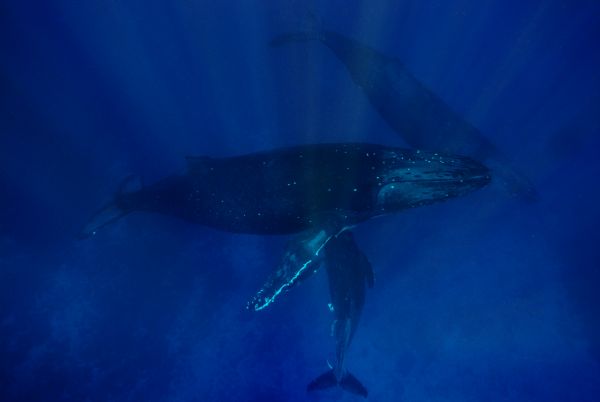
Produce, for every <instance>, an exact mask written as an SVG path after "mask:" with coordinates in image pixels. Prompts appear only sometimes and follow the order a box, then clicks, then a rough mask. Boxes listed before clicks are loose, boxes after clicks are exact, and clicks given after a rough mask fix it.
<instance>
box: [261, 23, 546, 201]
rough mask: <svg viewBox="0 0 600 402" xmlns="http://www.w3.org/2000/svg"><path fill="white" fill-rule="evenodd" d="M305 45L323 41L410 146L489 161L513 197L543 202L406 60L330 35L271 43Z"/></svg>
mask: <svg viewBox="0 0 600 402" xmlns="http://www.w3.org/2000/svg"><path fill="white" fill-rule="evenodd" d="M313 18H314V17H313ZM313 25H318V24H316V23H314V24H313ZM304 41H318V42H321V43H322V44H324V45H325V46H326V47H327V48H329V49H330V50H331V51H332V52H333V53H334V54H335V56H336V57H337V58H338V59H339V60H340V61H341V62H342V63H343V64H344V65H345V66H346V69H347V70H348V72H349V73H350V75H351V77H352V80H353V81H354V83H355V84H356V85H358V86H359V87H360V88H361V89H362V91H363V93H364V94H365V95H366V96H367V98H368V99H369V101H370V103H371V105H373V107H374V108H375V109H376V110H377V111H378V113H379V115H380V116H381V117H382V118H383V119H384V120H385V121H386V122H387V123H388V125H389V126H390V127H391V128H392V129H393V130H394V131H396V132H397V133H398V134H399V135H400V136H401V137H402V139H403V140H404V141H405V142H406V143H407V144H408V145H410V146H411V147H414V148H417V149H423V150H428V151H440V152H447V153H451V154H458V155H467V156H470V157H472V158H475V159H477V160H480V161H483V162H485V163H487V164H488V165H489V166H490V168H492V170H494V171H495V173H497V176H498V178H499V179H500V181H501V182H502V184H503V186H504V187H505V188H506V190H507V191H508V192H509V193H510V194H512V195H518V196H520V197H521V198H523V199H525V200H528V201H534V200H535V199H536V198H537V193H536V190H535V188H534V187H533V184H532V183H531V182H530V181H529V180H528V179H527V178H526V177H524V176H523V175H522V174H521V173H518V172H517V171H515V170H514V168H513V167H512V166H510V163H509V162H508V161H507V159H506V157H505V156H504V155H503V154H502V153H501V152H500V151H499V150H498V149H497V148H496V146H495V145H494V144H492V142H490V141H489V140H488V139H487V138H486V137H485V136H484V135H483V134H482V133H481V132H480V131H479V130H478V129H477V128H476V127H474V126H473V125H472V124H470V123H469V122H468V121H466V120H465V119H464V118H462V117H461V116H460V115H459V114H458V113H456V112H455V111H454V110H453V109H452V108H451V107H450V106H448V104H447V103H446V102H444V101H443V100H442V99H441V98H440V97H439V96H437V95H436V94H435V93H433V92H432V91H431V90H429V89H428V88H427V87H426V86H425V85H423V84H422V83H421V82H420V81H419V80H418V79H417V78H415V77H414V76H413V75H412V74H411V73H410V72H409V71H408V70H407V69H406V67H405V66H404V65H403V64H402V62H401V61H400V60H398V59H396V58H393V57H389V56H387V55H385V54H383V53H381V52H379V51H377V50H375V49H373V48H371V47H369V46H367V45H365V44H362V43H360V42H358V41H356V40H354V39H352V38H349V37H347V36H344V35H341V34H339V33H337V32H333V31H328V30H319V29H315V30H311V31H309V32H294V33H287V34H283V35H279V36H277V37H275V38H274V39H272V40H271V42H270V44H271V46H274V47H278V46H283V45H285V44H288V43H291V42H304Z"/></svg>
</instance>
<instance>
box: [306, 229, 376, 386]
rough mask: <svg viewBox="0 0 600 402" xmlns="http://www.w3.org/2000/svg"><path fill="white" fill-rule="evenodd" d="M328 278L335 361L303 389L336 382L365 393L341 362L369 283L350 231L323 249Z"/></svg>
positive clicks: (369, 272)
mask: <svg viewBox="0 0 600 402" xmlns="http://www.w3.org/2000/svg"><path fill="white" fill-rule="evenodd" d="M324 252H325V261H324V263H325V267H326V269H327V279H328V280H329V295H330V297H331V304H330V306H331V310H332V312H333V315H334V320H333V324H332V326H331V335H332V336H333V337H334V338H335V344H336V346H335V362H334V365H333V366H332V367H331V369H330V370H328V371H326V372H325V373H323V374H321V375H320V376H319V377H317V378H315V379H314V380H313V381H311V382H310V383H309V384H308V386H307V390H308V391H309V392H310V391H316V390H321V389H327V388H330V387H334V386H336V385H337V386H340V387H342V389H344V390H346V391H349V392H351V393H353V394H357V395H361V396H364V397H367V394H368V392H367V389H366V388H365V386H364V385H362V384H361V383H360V381H358V379H357V378H356V377H354V375H352V374H351V373H350V372H349V371H348V370H347V369H346V366H345V361H346V351H347V350H348V347H349V346H350V342H352V338H353V337H354V333H355V332H356V327H357V326H358V322H359V320H360V316H361V313H362V309H363V305H364V304H365V293H366V289H367V286H368V287H369V288H372V287H373V283H374V275H373V268H372V267H371V264H370V263H369V260H367V257H366V256H365V255H364V254H363V253H362V252H361V251H360V250H359V248H358V246H357V245H356V243H355V242H354V238H353V236H352V234H351V233H350V231H345V232H343V233H341V234H339V235H338V236H334V237H332V238H331V240H330V241H329V243H327V246H326V247H325V249H324Z"/></svg>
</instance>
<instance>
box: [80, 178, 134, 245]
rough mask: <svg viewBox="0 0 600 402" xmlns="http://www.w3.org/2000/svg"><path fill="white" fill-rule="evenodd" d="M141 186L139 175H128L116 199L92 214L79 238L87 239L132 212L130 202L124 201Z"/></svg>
mask: <svg viewBox="0 0 600 402" xmlns="http://www.w3.org/2000/svg"><path fill="white" fill-rule="evenodd" d="M140 188H141V184H140V180H139V177H138V176H135V175H132V176H128V177H126V178H125V179H124V180H123V181H122V182H121V184H120V185H119V187H118V189H117V191H116V193H115V197H114V199H113V200H112V201H111V202H109V203H108V204H106V205H104V206H103V207H102V208H100V209H99V210H98V211H96V213H95V214H94V215H92V217H91V218H90V220H89V221H88V222H87V223H86V224H85V226H84V227H83V229H82V230H81V231H80V232H79V234H78V238H79V239H86V238H88V237H90V236H93V235H95V234H96V232H97V231H98V230H99V229H100V228H102V227H104V226H106V225H108V224H111V223H113V222H114V221H116V220H118V219H120V218H122V217H124V216H125V215H127V214H129V213H130V212H132V208H131V207H130V205H129V204H130V203H128V202H124V201H125V199H127V198H129V197H127V196H128V195H130V194H132V193H134V192H136V191H138V190H139V189H140Z"/></svg>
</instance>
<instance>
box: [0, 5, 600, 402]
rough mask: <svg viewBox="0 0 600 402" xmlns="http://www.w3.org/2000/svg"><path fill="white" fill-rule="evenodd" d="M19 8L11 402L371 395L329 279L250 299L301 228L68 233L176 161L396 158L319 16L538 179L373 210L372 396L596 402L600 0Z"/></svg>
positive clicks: (6, 212) (156, 225)
mask: <svg viewBox="0 0 600 402" xmlns="http://www.w3.org/2000/svg"><path fill="white" fill-rule="evenodd" d="M228 3H229V2H223V1H197V0H191V1H183V0H176V1H169V2H163V1H154V0H144V1H138V0H128V1H97V2H76V1H66V0H62V1H60V0H59V1H53V2H43V1H38V2H35V1H26V0H25V1H16V0H15V1H5V2H3V3H2V5H1V6H0V400H2V401H26V400H27V401H29V400H38V401H303V400H307V399H309V400H324V401H325V400H327V401H332V400H336V401H337V400H355V399H359V398H358V397H355V396H352V395H350V394H347V393H344V392H342V391H341V390H339V389H338V390H332V391H329V392H325V393H322V394H318V395H307V394H306V392H305V388H306V384H307V383H308V382H309V381H310V380H311V379H313V378H314V377H315V376H317V375H318V374H320V373H322V372H323V371H324V370H325V369H326V368H327V360H328V359H329V360H330V361H331V360H332V357H333V341H332V339H331V337H330V336H329V329H330V320H331V315H330V313H329V311H328V309H327V302H328V300H329V295H328V291H327V280H326V277H325V275H324V273H323V272H319V273H318V275H316V276H315V277H313V278H311V279H310V280H308V281H306V282H305V283H303V284H302V285H301V286H300V287H298V288H296V289H293V290H292V291H291V292H290V293H288V294H287V295H285V297H282V298H280V299H278V300H277V302H276V303H274V304H273V305H272V306H271V307H270V308H268V309H266V310H264V311H260V312H257V313H253V312H249V311H247V310H246V309H245V304H246V301H247V300H248V299H249V298H250V297H251V296H252V295H253V294H254V293H255V292H256V290H257V289H258V288H259V287H260V286H261V284H262V282H263V281H264V279H265V278H266V277H267V275H268V274H269V272H271V270H272V269H273V268H274V267H275V266H276V264H277V263H278V262H279V261H280V258H281V254H282V251H283V247H284V245H285V243H286V240H287V239H286V238H285V237H260V236H253V235H234V234H229V233H224V232H219V231H215V230H212V229H209V228H205V227H201V226H194V225H190V224H186V223H185V222H181V221H178V220H174V219H170V218H167V217H162V216H156V215H149V214H134V215H131V216H129V217H127V218H126V219H123V220H121V221H119V222H117V223H115V224H114V225H112V226H109V227H107V228H106V229H105V230H103V231H101V232H100V233H98V235H97V236H95V237H94V238H92V239H89V240H86V241H79V240H76V239H75V237H76V234H77V232H78V231H79V229H80V228H81V226H82V225H83V224H84V223H85V222H86V220H87V219H88V218H89V216H90V215H91V213H92V212H93V211H94V210H96V208H98V207H99V206H100V205H101V204H102V203H104V202H106V201H108V200H110V198H111V197H112V195H113V193H114V191H115V189H116V187H117V185H118V183H119V181H120V180H121V179H122V178H123V177H125V176H127V175H129V174H132V173H134V174H139V175H141V177H142V178H143V179H144V181H145V182H148V183H150V182H152V181H154V180H156V179H157V178H160V177H162V176H165V175H167V174H169V173H171V172H174V171H176V170H178V169H181V168H182V167H183V166H184V156H186V155H212V156H227V155H234V154H241V153H247V152H252V151H256V150H264V149H271V148H275V147H281V146H286V145H295V144H306V143H314V142H331V141H340V142H346V141H366V142H375V143H382V144H387V145H392V146H404V144H403V142H402V139H401V138H400V137H399V136H398V135H397V134H396V133H395V132H394V131H393V130H391V128H390V127H388V126H387V125H386V123H385V121H383V119H382V118H381V117H380V116H379V115H378V114H377V112H376V111H375V110H374V109H373V108H372V107H371V105H370V104H369V102H368V100H367V99H366V97H365V96H364V94H363V93H362V91H361V90H360V89H359V88H358V87H357V86H356V85H355V84H354V83H353V82H352V80H351V79H350V76H349V74H348V73H347V71H346V70H345V69H344V67H343V66H342V65H341V64H340V63H339V61H338V60H337V59H335V58H334V57H333V56H332V54H331V52H329V51H328V50H327V49H325V48H324V47H323V46H320V45H318V44H298V45H294V46H289V47H286V48H282V49H272V48H270V47H269V46H268V41H269V40H270V39H271V38H272V37H273V36H274V35H277V34H280V33H283V32H287V31H290V30H295V29H298V28H301V27H303V26H305V25H306V19H307V17H306V15H307V10H308V9H310V10H312V11H313V12H314V13H315V14H317V15H318V18H319V19H320V20H321V23H322V24H323V25H324V26H326V27H327V28H328V29H332V30H335V31H337V32H340V33H343V34H345V35H349V36H351V37H354V38H357V39H360V40H361V41H362V42H364V43H368V44H370V45H371V46H373V47H375V48H377V49H379V50H381V51H383V52H385V53H387V54H389V55H393V56H395V57H398V58H399V59H401V60H402V61H403V62H404V64H405V65H406V67H407V68H408V69H410V71H412V72H413V74H414V75H415V76H416V77H418V78H419V79H420V80H421V81H422V82H423V83H425V84H426V85H427V86H428V87H429V88H430V89H431V90H432V91H434V92H435V93H436V94H438V95H439V96H440V97H441V98H443V99H444V100H445V101H446V102H447V103H448V104H449V105H450V106H451V107H452V108H453V109H455V110H457V111H458V112H460V114H461V115H462V116H464V117H465V119H467V120H468V121H470V122H472V123H473V124H475V125H476V126H477V127H479V128H480V129H481V131H482V132H483V133H484V135H485V136H486V137H488V138H489V139H490V140H492V141H493V142H494V143H495V144H497V146H498V147H499V148H500V149H502V150H503V151H504V152H505V153H506V154H508V155H510V157H511V159H512V160H513V163H514V165H515V166H517V167H518V168H519V169H520V170H521V171H522V172H524V174H526V175H527V176H528V177H529V178H530V179H531V180H532V181H533V182H534V184H535V185H536V188H537V190H538V192H539V201H538V202H535V203H525V202H522V201H520V200H518V199H515V198H512V197H510V196H508V195H507V194H506V193H505V192H503V191H502V189H501V188H499V186H497V185H492V186H489V187H487V188H485V189H483V190H481V191H478V192H477V193H474V194H471V195H469V196H467V197H463V198H459V199H455V200H452V201H450V202H447V203H443V204H437V205H434V206H429V207H425V208H421V209H414V210H411V211H408V212H405V213H401V214H397V215H394V216H388V217H385V218H380V219H375V220H373V221H369V222H367V223H365V224H362V225H360V226H358V227H357V228H356V229H355V230H354V233H355V236H356V239H357V242H358V243H359V245H360V247H361V249H362V250H363V252H364V253H365V254H366V255H367V256H368V258H369V260H370V261H371V264H372V265H373V268H374V271H375V276H376V283H375V287H374V288H373V289H372V290H369V292H368V294H367V299H366V305H365V310H364V312H363V316H362V321H361V323H360V326H359V328H358V331H357V334H356V337H355V339H354V341H353V344H352V346H351V348H350V350H349V352H348V357H347V365H348V368H349V369H350V370H351V371H352V372H353V373H354V374H355V375H356V376H357V377H358V378H359V379H360V380H361V381H362V383H363V384H365V386H366V387H367V388H368V389H369V392H370V395H369V399H371V400H373V401H400V400H405V401H483V400H486V401H549V400H556V401H595V400H597V398H598V395H600V321H599V319H598V317H599V316H600V291H599V290H598V289H599V287H600V251H599V247H598V244H599V237H600V236H599V235H598V227H599V224H600V211H599V209H598V205H599V202H600V188H599V183H600V181H599V179H598V178H599V177H600V158H599V156H598V152H599V151H600V117H599V116H600V75H599V71H600V48H599V43H600V3H598V2H597V1H594V0H590V1H585V0H580V1H573V2H563V1H550V0H548V1H512V0H511V1H504V0H503V1H500V0H487V1H474V0H465V1H457V2H436V1H422V0H419V1H401V2H400V1H383V0H377V1H364V2H360V1H352V2H348V1H341V0H339V1H331V2H312V4H311V5H307V4H305V2H301V1H298V2H296V1H294V2H292V1H279V2H275V1H272V2H264V1H257V0H256V1H251V0H247V1H239V2H233V3H234V4H228Z"/></svg>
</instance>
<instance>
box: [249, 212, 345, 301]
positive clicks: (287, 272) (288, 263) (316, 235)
mask: <svg viewBox="0 0 600 402" xmlns="http://www.w3.org/2000/svg"><path fill="white" fill-rule="evenodd" d="M321 222H322V224H321V225H320V226H319V227H318V228H316V229H311V230H308V231H306V232H304V233H302V234H300V235H299V236H298V237H297V238H295V239H294V240H292V241H290V242H289V243H288V246H287V249H286V251H285V253H284V255H283V259H282V261H281V263H280V264H279V265H278V266H277V269H275V271H273V273H272V274H271V275H270V276H269V278H268V279H267V281H266V282H265V284H264V285H263V287H262V288H261V289H260V290H259V291H258V293H257V294H256V295H255V296H254V297H253V298H252V300H250V302H248V306H247V308H248V309H254V310H256V311H258V310H262V309H263V308H265V307H267V306H268V305H269V304H271V303H272V302H273V301H274V300H275V298H276V297H277V296H279V295H280V294H281V293H283V292H287V291H288V290H289V289H291V288H292V287H293V286H295V285H296V284H298V283H300V282H301V281H303V280H304V279H306V278H308V277H310V276H311V275H312V274H314V273H315V272H317V270H318V269H319V267H320V265H321V262H322V260H323V258H324V253H322V252H321V251H322V249H323V247H325V245H326V244H327V242H328V241H329V240H330V239H331V238H332V237H333V236H336V235H337V234H339V233H341V232H342V231H344V230H346V227H344V226H343V224H342V220H340V219H337V218H328V219H327V220H323V221H321Z"/></svg>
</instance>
